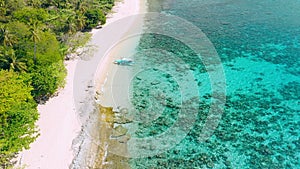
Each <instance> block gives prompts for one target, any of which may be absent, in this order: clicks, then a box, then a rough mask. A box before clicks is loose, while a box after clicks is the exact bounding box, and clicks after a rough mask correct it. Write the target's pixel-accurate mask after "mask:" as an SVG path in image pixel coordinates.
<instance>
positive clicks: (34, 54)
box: [33, 42, 36, 64]
mask: <svg viewBox="0 0 300 169" xmlns="http://www.w3.org/2000/svg"><path fill="white" fill-rule="evenodd" d="M33 52H34V53H33V61H34V64H36V43H35V42H34V51H33Z"/></svg>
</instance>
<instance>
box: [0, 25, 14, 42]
mask: <svg viewBox="0 0 300 169" xmlns="http://www.w3.org/2000/svg"><path fill="white" fill-rule="evenodd" d="M0 32H1V35H0V36H1V40H2V42H3V46H5V47H7V46H13V45H14V44H15V43H16V42H17V37H16V36H15V35H14V34H13V33H12V32H11V31H10V30H9V29H7V27H6V26H5V25H1V26H0Z"/></svg>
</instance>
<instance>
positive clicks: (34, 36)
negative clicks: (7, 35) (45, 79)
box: [29, 19, 41, 63]
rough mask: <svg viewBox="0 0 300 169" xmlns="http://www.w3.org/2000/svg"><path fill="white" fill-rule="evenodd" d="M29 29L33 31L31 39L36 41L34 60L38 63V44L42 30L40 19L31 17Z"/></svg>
mask: <svg viewBox="0 0 300 169" xmlns="http://www.w3.org/2000/svg"><path fill="white" fill-rule="evenodd" d="M29 30H30V33H31V36H30V39H31V40H32V41H33V43H34V51H33V52H34V56H33V60H34V63H36V44H37V42H38V41H39V40H40V32H41V29H40V27H39V23H38V21H32V20H31V19H30V29H29Z"/></svg>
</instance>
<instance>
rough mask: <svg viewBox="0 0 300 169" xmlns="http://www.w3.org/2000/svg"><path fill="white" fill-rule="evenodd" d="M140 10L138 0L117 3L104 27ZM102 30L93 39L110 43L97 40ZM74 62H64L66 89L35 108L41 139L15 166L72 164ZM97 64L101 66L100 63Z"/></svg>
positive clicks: (51, 168) (46, 168) (34, 168)
mask: <svg viewBox="0 0 300 169" xmlns="http://www.w3.org/2000/svg"><path fill="white" fill-rule="evenodd" d="M139 10H140V4H139V0H124V1H122V2H117V3H116V6H115V7H114V8H113V13H112V14H110V15H109V16H108V19H107V23H106V25H108V24H110V23H113V22H115V21H117V20H119V19H121V18H122V17H126V16H130V15H133V14H137V13H138V12H139ZM106 25H104V27H105V26H106ZM101 31H102V29H97V30H93V31H92V34H93V37H94V38H95V36H96V38H108V39H105V40H106V41H110V39H109V36H104V37H102V36H101V37H97V36H98V35H101V34H98V33H99V32H101ZM112 31H115V30H112ZM110 34H111V35H113V34H114V32H110ZM98 45H100V44H98ZM102 55H104V53H102ZM103 61H104V60H103ZM91 62H92V61H91ZM77 63H78V60H72V61H66V62H65V64H66V68H67V72H68V74H67V77H66V85H65V87H64V88H63V89H61V90H60V91H59V94H58V96H56V97H53V98H51V99H50V100H49V101H47V102H46V104H44V105H39V106H38V111H39V113H40V118H39V120H38V121H37V126H38V128H39V130H40V136H39V137H38V138H37V140H36V141H35V142H34V143H32V144H31V145H30V149H28V150H24V151H23V152H21V153H20V154H19V156H18V163H17V165H16V166H17V167H18V166H23V167H24V166H25V168H29V169H38V168H40V169H66V168H69V166H70V164H71V163H72V160H73V158H74V156H75V154H76V152H74V151H75V150H73V149H72V141H73V140H74V138H76V137H77V136H78V134H79V132H80V130H81V126H82V125H83V124H81V123H82V122H81V121H80V120H79V117H78V113H77V112H76V106H75V103H74V99H73V98H74V90H73V87H74V86H73V85H74V76H75V75H77V74H76V66H77ZM100 65H102V66H104V65H103V64H100ZM108 69H109V68H108V67H103V68H101V70H108ZM100 74H106V72H105V71H101V72H100ZM93 78H94V76H89V77H88V78H86V79H85V82H82V83H88V81H93V80H94V79H93Z"/></svg>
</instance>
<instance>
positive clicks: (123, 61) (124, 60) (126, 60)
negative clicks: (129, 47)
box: [114, 58, 134, 66]
mask: <svg viewBox="0 0 300 169" xmlns="http://www.w3.org/2000/svg"><path fill="white" fill-rule="evenodd" d="M114 64H117V65H122V66H132V65H133V64H134V61H133V60H132V59H130V58H121V59H117V60H115V61H114Z"/></svg>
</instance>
